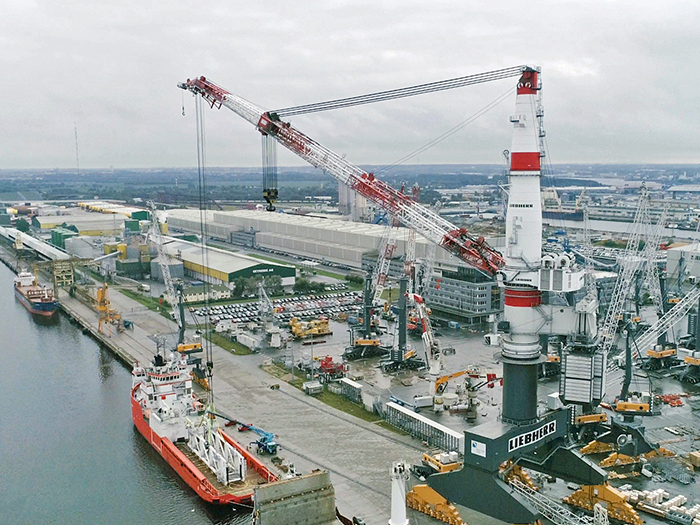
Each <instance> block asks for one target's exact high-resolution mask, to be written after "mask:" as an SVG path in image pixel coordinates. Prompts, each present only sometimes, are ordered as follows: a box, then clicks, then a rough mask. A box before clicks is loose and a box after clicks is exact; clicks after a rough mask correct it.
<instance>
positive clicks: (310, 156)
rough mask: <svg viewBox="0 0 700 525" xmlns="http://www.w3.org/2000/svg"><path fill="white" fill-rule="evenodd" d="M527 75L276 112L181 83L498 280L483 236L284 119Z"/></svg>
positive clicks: (494, 256) (496, 256)
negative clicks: (424, 203)
mask: <svg viewBox="0 0 700 525" xmlns="http://www.w3.org/2000/svg"><path fill="white" fill-rule="evenodd" d="M527 71H531V68H529V67H527V66H516V67H512V68H506V69H502V70H498V71H492V72H488V73H482V74H479V75H470V76H466V77H460V78H457V79H452V80H447V81H441V82H434V83H430V84H422V85H420V86H412V87H409V88H402V89H396V90H391V91H385V92H381V93H375V94H371V95H363V96H360V97H352V98H348V99H340V100H335V101H328V102H323V103H318V104H309V105H306V106H298V107H294V108H286V109H283V110H276V111H264V110H263V109H261V108H259V107H258V106H256V105H255V104H253V103H251V102H249V101H247V100H245V99H243V98H242V97H239V96H238V95H234V94H232V93H230V92H229V91H227V90H225V89H224V88H222V87H221V86H218V85H216V84H214V83H213V82H212V81H210V80H208V79H207V78H205V77H198V78H194V79H188V80H187V81H186V82H182V83H180V84H178V87H180V88H181V89H184V90H187V91H190V92H192V93H193V94H195V95H201V96H202V97H203V98H204V99H205V100H206V101H207V102H208V103H209V104H210V105H211V107H212V108H221V107H222V106H223V107H226V108H228V109H230V110H231V111H233V112H234V113H236V114H237V115H239V116H240V117H242V118H243V119H245V120H247V121H248V122H249V123H250V124H252V125H253V126H255V127H256V129H257V130H258V131H259V132H260V133H262V134H263V135H266V136H269V137H272V138H274V139H275V140H276V141H277V142H279V143H280V144H281V145H282V146H284V147H285V148H287V149H288V150H290V151H291V152H292V153H294V154H296V155H298V156H299V157H301V158H302V159H304V160H306V161H307V162H308V163H309V164H311V165H312V166H314V167H316V168H319V169H322V170H324V171H325V172H326V173H328V174H329V175H331V176H332V177H333V178H335V179H336V180H337V181H338V182H340V183H342V184H345V185H347V186H349V187H350V188H352V189H353V190H355V191H356V192H358V193H359V194H360V195H362V196H364V197H366V198H367V199H369V200H370V201H372V202H374V203H375V204H377V205H379V206H380V207H381V208H383V209H385V210H386V211H388V212H389V213H390V214H391V215H392V216H393V217H396V218H398V219H399V220H400V221H401V222H402V223H403V224H405V225H406V226H407V227H409V228H412V229H414V230H416V231H417V232H418V233H419V234H421V235H422V236H423V237H425V238H426V239H427V240H428V241H430V242H433V243H435V244H437V245H439V246H442V247H443V248H444V249H446V250H447V251H449V252H450V253H451V254H453V255H454V256H456V257H457V258H459V259H461V260H463V261H464V262H466V263H467V264H469V265H470V266H473V267H474V268H476V269H477V270H479V271H481V272H483V273H484V274H486V275H489V276H494V275H496V273H498V271H499V269H500V268H502V267H503V265H504V264H505V262H504V259H503V257H502V256H501V254H500V253H499V252H498V251H496V250H495V249H493V248H491V247H490V246H489V245H488V244H487V243H486V242H485V240H484V238H483V237H475V236H473V235H471V234H470V233H469V232H468V231H467V229H465V228H458V227H457V226H455V225H454V224H452V223H451V222H449V221H447V220H446V219H444V218H443V217H441V216H440V215H438V214H437V213H434V212H432V211H431V210H429V209H428V208H426V207H424V206H421V205H420V204H418V203H417V202H415V201H414V200H413V199H412V198H411V197H410V196H408V195H403V194H401V193H400V192H399V191H397V190H396V189H394V188H392V187H391V186H389V185H388V184H386V183H385V182H382V181H381V180H379V179H377V178H376V177H375V176H374V174H373V173H368V172H366V171H364V170H363V169H361V168H359V167H357V166H355V165H353V164H351V163H350V162H349V161H348V160H346V159H345V157H344V156H341V155H338V154H337V153H335V152H333V151H331V150H330V149H328V148H326V147H325V146H323V145H321V144H320V143H318V142H316V141H315V140H313V139H312V138H310V137H308V136H306V135H305V134H303V133H302V132H301V131H299V130H297V129H296V128H294V127H293V126H292V125H291V124H290V123H289V122H284V121H283V120H282V117H285V116H292V115H298V114H302V113H312V112H315V111H325V110H330V109H337V108H341V107H348V106H352V105H359V104H368V103H372V102H378V101H382V100H391V99H396V98H402V97H408V96H413V95H419V94H422V93H429V92H434V91H439V90H445V89H452V88H456V87H462V86H467V85H472V84H477V83H482V82H488V81H492V80H499V79H503V78H508V77H514V76H518V75H520V74H522V73H524V72H527Z"/></svg>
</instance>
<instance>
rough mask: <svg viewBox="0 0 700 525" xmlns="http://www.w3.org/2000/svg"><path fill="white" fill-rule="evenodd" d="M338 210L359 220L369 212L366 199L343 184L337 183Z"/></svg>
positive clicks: (352, 218) (356, 220)
mask: <svg viewBox="0 0 700 525" xmlns="http://www.w3.org/2000/svg"><path fill="white" fill-rule="evenodd" d="M338 211H339V212H340V213H341V214H342V215H348V216H350V219H351V220H353V221H355V222H359V221H361V220H362V219H364V218H366V217H367V216H368V214H369V209H368V207H367V199H366V198H364V197H363V196H362V195H360V194H359V193H357V192H356V191H355V190H353V189H352V188H350V187H349V186H347V185H345V184H342V183H341V184H338Z"/></svg>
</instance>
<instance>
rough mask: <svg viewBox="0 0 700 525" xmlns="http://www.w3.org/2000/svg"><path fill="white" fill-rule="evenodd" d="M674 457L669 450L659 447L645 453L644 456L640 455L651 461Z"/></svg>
mask: <svg viewBox="0 0 700 525" xmlns="http://www.w3.org/2000/svg"><path fill="white" fill-rule="evenodd" d="M673 456H675V454H674V453H673V452H671V451H670V450H669V449H667V448H664V447H659V448H657V449H656V450H652V451H650V452H647V453H646V454H642V456H641V457H643V458H644V459H653V458H670V457H673Z"/></svg>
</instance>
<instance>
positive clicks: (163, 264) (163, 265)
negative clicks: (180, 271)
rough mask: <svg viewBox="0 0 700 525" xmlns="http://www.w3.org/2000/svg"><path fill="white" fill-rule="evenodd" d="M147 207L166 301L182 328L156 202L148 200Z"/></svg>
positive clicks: (182, 322) (183, 322)
mask: <svg viewBox="0 0 700 525" xmlns="http://www.w3.org/2000/svg"><path fill="white" fill-rule="evenodd" d="M148 209H149V211H150V212H151V235H152V236H153V242H155V244H156V249H157V250H158V264H159V266H160V272H161V273H162V274H163V283H165V296H166V299H167V300H168V303H170V308H172V309H173V312H174V313H175V321H176V322H177V325H178V326H179V327H180V328H182V327H183V326H184V324H185V320H184V319H181V318H180V311H179V309H178V303H177V294H176V293H175V285H174V284H173V278H172V276H171V275H170V265H169V264H168V261H169V260H170V258H169V257H168V254H167V253H166V251H165V246H164V244H163V234H162V233H161V231H160V224H159V223H158V215H157V211H158V209H157V208H156V203H155V202H153V201H148Z"/></svg>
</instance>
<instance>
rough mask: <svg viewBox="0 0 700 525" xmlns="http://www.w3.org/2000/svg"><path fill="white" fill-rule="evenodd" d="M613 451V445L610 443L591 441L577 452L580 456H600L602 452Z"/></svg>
mask: <svg viewBox="0 0 700 525" xmlns="http://www.w3.org/2000/svg"><path fill="white" fill-rule="evenodd" d="M614 450H615V445H613V444H612V443H603V442H602V441H591V442H590V443H589V444H588V445H586V446H585V447H583V448H582V449H581V450H580V451H579V452H581V454H584V455H586V454H602V453H603V452H612V451H614Z"/></svg>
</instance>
